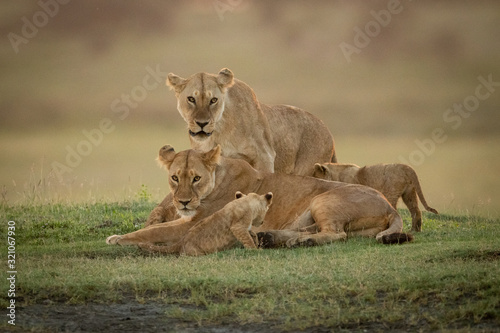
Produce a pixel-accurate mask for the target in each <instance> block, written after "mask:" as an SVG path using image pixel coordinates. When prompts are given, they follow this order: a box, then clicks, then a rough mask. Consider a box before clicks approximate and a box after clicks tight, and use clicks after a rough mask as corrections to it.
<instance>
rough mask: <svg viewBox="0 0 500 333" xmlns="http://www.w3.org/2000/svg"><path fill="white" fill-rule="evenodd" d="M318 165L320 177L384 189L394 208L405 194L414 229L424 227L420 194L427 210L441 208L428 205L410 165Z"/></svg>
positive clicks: (383, 192)
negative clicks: (419, 203) (419, 205)
mask: <svg viewBox="0 0 500 333" xmlns="http://www.w3.org/2000/svg"><path fill="white" fill-rule="evenodd" d="M314 167H315V168H314V174H313V176H314V177H316V178H321V179H326V180H335V181H340V182H345V183H350V184H361V185H366V186H370V187H373V188H374V189H376V190H378V191H380V192H382V194H383V195H385V197H386V198H387V200H388V201H389V203H390V204H391V205H392V207H394V208H396V205H397V203H398V200H399V198H400V197H402V198H403V202H404V203H405V205H406V207H408V209H409V211H410V213H411V217H412V224H411V230H412V231H422V213H421V212H420V209H419V208H418V198H420V201H421V202H422V204H423V205H424V207H425V209H426V210H428V211H429V212H432V213H434V214H438V212H437V210H435V209H434V208H431V207H429V205H427V202H426V201H425V198H424V194H423V193H422V188H421V187H420V182H419V181H418V176H417V173H416V172H415V170H413V168H412V167H411V166H409V165H406V164H377V165H370V166H365V167H362V168H360V167H359V166H357V165H356V164H341V163H325V164H319V163H316V164H315V165H314ZM417 195H418V198H417Z"/></svg>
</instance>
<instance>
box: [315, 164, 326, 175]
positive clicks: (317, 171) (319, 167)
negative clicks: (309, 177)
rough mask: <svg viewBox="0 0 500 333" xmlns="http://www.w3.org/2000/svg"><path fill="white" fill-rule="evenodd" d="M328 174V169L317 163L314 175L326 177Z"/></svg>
mask: <svg viewBox="0 0 500 333" xmlns="http://www.w3.org/2000/svg"><path fill="white" fill-rule="evenodd" d="M327 172H328V170H327V167H326V166H324V165H322V164H319V163H316V164H314V174H320V175H325V174H326V173H327Z"/></svg>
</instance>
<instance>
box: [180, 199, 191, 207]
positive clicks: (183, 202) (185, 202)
mask: <svg viewBox="0 0 500 333" xmlns="http://www.w3.org/2000/svg"><path fill="white" fill-rule="evenodd" d="M190 202H191V200H188V201H180V200H179V203H180V204H181V205H183V206H184V207H186V206H187V205H188V203H190Z"/></svg>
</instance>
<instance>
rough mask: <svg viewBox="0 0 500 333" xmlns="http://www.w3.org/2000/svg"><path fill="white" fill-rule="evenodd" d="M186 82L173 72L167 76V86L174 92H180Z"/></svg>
mask: <svg viewBox="0 0 500 333" xmlns="http://www.w3.org/2000/svg"><path fill="white" fill-rule="evenodd" d="M186 83H187V80H186V79H184V78H182V77H180V76H177V75H175V74H174V73H170V74H168V76H167V86H168V87H170V89H171V90H174V91H175V92H176V93H180V92H181V91H183V90H184V87H185V86H186Z"/></svg>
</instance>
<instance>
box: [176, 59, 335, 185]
mask: <svg viewBox="0 0 500 333" xmlns="http://www.w3.org/2000/svg"><path fill="white" fill-rule="evenodd" d="M167 85H168V86H169V87H170V88H171V89H173V90H174V91H175V95H176V97H177V109H178V110H179V112H180V114H181V116H182V118H184V120H185V121H186V123H187V125H188V131H189V138H190V141H191V148H193V149H198V150H201V151H209V150H210V149H212V148H214V147H215V146H216V145H218V144H219V145H221V148H222V154H223V155H224V156H226V157H232V158H240V159H243V160H245V161H247V162H248V163H250V165H251V166H253V167H254V168H256V169H257V170H262V171H267V172H280V173H288V174H297V175H310V174H311V173H312V172H313V165H312V164H311V162H319V163H324V162H336V161H337V159H336V157H335V148H334V142H333V137H332V135H331V133H330V131H329V130H328V129H327V128H326V126H325V125H324V124H323V122H322V121H321V120H319V119H318V118H316V117H315V116H313V115H311V114H310V113H308V112H306V111H304V110H301V109H299V108H296V107H293V106H288V105H273V106H269V105H266V104H261V103H259V101H258V100H257V97H256V96H255V94H254V92H253V90H252V88H250V87H249V86H248V85H246V84H245V83H244V82H242V81H239V80H236V79H234V77H233V73H232V72H231V71H230V70H229V69H227V68H224V69H222V70H221V71H220V72H219V74H217V75H214V74H207V73H197V74H194V75H192V76H191V77H189V78H187V79H184V78H181V77H179V76H177V75H175V74H172V73H170V74H169V75H168V78H167Z"/></svg>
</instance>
